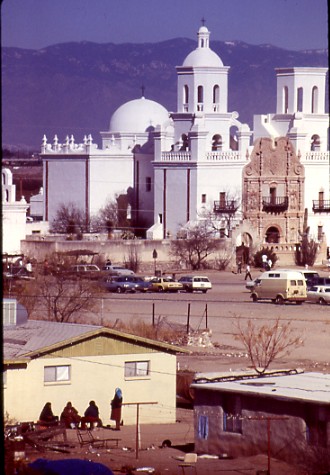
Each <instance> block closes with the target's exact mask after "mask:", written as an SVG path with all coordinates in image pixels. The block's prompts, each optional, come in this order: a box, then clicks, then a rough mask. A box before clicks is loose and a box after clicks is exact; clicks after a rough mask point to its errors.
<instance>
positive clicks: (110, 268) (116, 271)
mask: <svg viewBox="0 0 330 475" xmlns="http://www.w3.org/2000/svg"><path fill="white" fill-rule="evenodd" d="M103 270H105V271H107V272H109V274H112V275H134V272H133V271H132V270H130V269H126V267H122V266H116V265H107V266H104V267H103Z"/></svg>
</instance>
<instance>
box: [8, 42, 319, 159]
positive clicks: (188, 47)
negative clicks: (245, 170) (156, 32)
mask: <svg viewBox="0 0 330 475" xmlns="http://www.w3.org/2000/svg"><path fill="white" fill-rule="evenodd" d="M211 47H212V49H213V50H214V51H215V52H216V53H217V54H219V56H220V57H221V59H222V61H223V63H224V64H225V65H226V66H230V71H229V106H228V109H229V111H233V110H236V111H238V112H239V115H240V120H241V121H242V122H248V123H249V125H250V126H251V127H252V117H253V114H258V113H266V112H273V111H275V94H276V78H275V71H274V69H275V68H276V67H287V66H322V67H325V66H327V65H328V51H327V50H320V51H316V50H313V51H300V52H297V51H287V50H284V49H281V48H277V47H274V46H271V45H259V46H252V45H249V44H246V43H243V42H221V41H212V42H211ZM195 48H196V41H193V40H190V39H184V38H177V39H173V40H168V41H164V42H160V43H145V44H119V45H116V44H112V43H109V44H96V43H90V42H81V43H63V44H56V45H53V46H49V47H47V48H44V49H40V50H30V49H22V48H2V142H3V144H4V146H13V145H14V146H20V147H24V146H25V147H27V146H31V147H35V148H36V149H37V150H38V149H39V147H40V144H41V139H42V136H43V134H46V136H47V138H48V140H49V141H51V140H52V139H53V137H54V135H55V134H57V135H58V137H59V140H60V141H63V140H64V138H65V136H66V135H70V134H74V136H75V138H76V141H82V138H83V136H84V135H85V134H89V133H91V134H92V136H93V138H94V141H95V142H98V143H100V135H99V132H100V131H101V130H107V129H108V127H109V121H110V117H111V115H112V114H113V112H114V111H115V110H116V109H117V108H118V107H119V106H120V105H121V104H123V103H124V102H126V101H129V100H132V99H136V98H138V97H140V96H141V87H142V85H143V86H145V96H146V97H147V98H148V99H152V100H155V101H157V102H160V103H161V104H162V105H163V106H164V107H166V108H167V109H168V110H169V111H175V110H176V69H175V67H176V66H178V65H181V64H182V62H183V60H184V59H185V57H186V56H187V54H188V53H189V52H190V51H192V50H193V49H195Z"/></svg>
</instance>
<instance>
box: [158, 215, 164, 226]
mask: <svg viewBox="0 0 330 475" xmlns="http://www.w3.org/2000/svg"><path fill="white" fill-rule="evenodd" d="M158 222H159V224H162V223H163V215H162V213H159V215H158Z"/></svg>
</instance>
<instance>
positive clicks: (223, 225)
mask: <svg viewBox="0 0 330 475" xmlns="http://www.w3.org/2000/svg"><path fill="white" fill-rule="evenodd" d="M220 198H221V199H220V201H215V202H214V203H212V206H209V207H208V208H206V209H204V210H203V211H202V212H201V214H200V215H201V217H202V218H203V219H204V220H206V221H208V225H209V227H211V228H213V230H214V231H216V232H217V234H219V236H220V237H231V234H232V228H233V223H234V222H235V220H236V219H237V212H238V209H239V207H240V205H241V199H240V197H239V193H236V192H233V193H231V192H229V191H224V192H222V193H220Z"/></svg>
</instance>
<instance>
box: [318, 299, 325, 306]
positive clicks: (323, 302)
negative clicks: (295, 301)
mask: <svg viewBox="0 0 330 475" xmlns="http://www.w3.org/2000/svg"><path fill="white" fill-rule="evenodd" d="M319 304H320V305H326V301H325V300H324V298H322V297H320V298H319Z"/></svg>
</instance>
